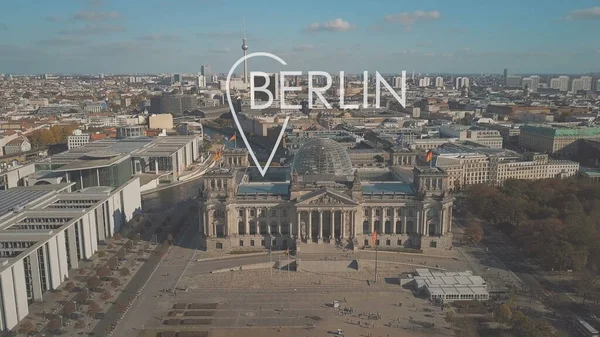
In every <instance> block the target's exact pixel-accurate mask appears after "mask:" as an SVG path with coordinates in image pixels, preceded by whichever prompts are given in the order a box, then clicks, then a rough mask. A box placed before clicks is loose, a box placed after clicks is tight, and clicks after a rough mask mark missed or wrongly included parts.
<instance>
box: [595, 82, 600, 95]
mask: <svg viewBox="0 0 600 337" xmlns="http://www.w3.org/2000/svg"><path fill="white" fill-rule="evenodd" d="M596 91H598V92H600V79H599V80H598V81H596Z"/></svg>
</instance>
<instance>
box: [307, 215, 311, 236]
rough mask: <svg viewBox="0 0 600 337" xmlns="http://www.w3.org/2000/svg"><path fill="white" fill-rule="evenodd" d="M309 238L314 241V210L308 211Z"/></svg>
mask: <svg viewBox="0 0 600 337" xmlns="http://www.w3.org/2000/svg"><path fill="white" fill-rule="evenodd" d="M307 237H308V239H309V240H312V210H309V211H308V233H307Z"/></svg>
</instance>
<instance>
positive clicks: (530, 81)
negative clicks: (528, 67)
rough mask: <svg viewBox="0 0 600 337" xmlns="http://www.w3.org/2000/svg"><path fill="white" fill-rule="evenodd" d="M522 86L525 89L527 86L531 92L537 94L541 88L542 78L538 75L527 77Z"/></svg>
mask: <svg viewBox="0 0 600 337" xmlns="http://www.w3.org/2000/svg"><path fill="white" fill-rule="evenodd" d="M521 86H522V87H523V88H525V86H527V87H528V88H529V91H530V92H537V91H538V88H539V87H540V77H539V76H537V75H532V76H529V77H525V78H524V79H523V81H522V82H521Z"/></svg>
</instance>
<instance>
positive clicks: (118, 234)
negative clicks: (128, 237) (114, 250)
mask: <svg viewBox="0 0 600 337" xmlns="http://www.w3.org/2000/svg"><path fill="white" fill-rule="evenodd" d="M122 238H123V236H121V233H115V235H114V236H113V239H115V240H117V241H119V240H121V239H122Z"/></svg>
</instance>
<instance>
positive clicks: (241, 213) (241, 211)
mask: <svg viewBox="0 0 600 337" xmlns="http://www.w3.org/2000/svg"><path fill="white" fill-rule="evenodd" d="M215 212H216V211H215ZM244 212H245V210H244V209H239V210H238V215H239V216H244ZM246 212H248V214H249V215H250V216H256V214H257V213H258V217H259V218H265V217H266V216H267V214H269V213H268V211H267V210H266V209H259V210H258V212H257V211H255V210H254V209H250V210H247V211H246ZM270 216H272V217H276V216H279V211H278V210H277V209H272V210H271V213H270ZM281 216H282V217H284V218H285V217H287V216H288V214H287V210H285V209H282V210H281Z"/></svg>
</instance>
